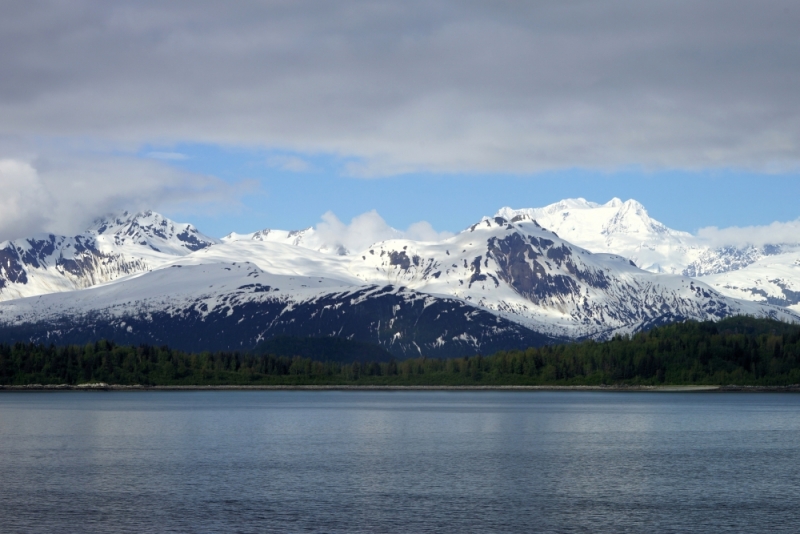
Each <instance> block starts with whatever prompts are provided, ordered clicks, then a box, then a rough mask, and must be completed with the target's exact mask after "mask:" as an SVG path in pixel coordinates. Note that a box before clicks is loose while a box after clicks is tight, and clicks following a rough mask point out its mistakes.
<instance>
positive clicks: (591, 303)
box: [0, 203, 800, 356]
mask: <svg viewBox="0 0 800 534" xmlns="http://www.w3.org/2000/svg"><path fill="white" fill-rule="evenodd" d="M628 207H629V208H631V209H628V210H626V211H625V212H624V213H623V216H620V217H617V218H612V223H613V224H612V225H610V226H608V228H611V229H614V231H613V232H609V234H613V235H623V236H624V235H625V232H626V231H632V230H631V229H642V228H643V229H644V230H643V232H642V234H643V235H644V234H645V233H647V232H651V231H652V230H653V229H654V228H655V229H657V230H658V231H660V232H661V233H662V234H664V235H672V234H670V233H669V230H668V229H667V230H663V229H660V227H659V226H658V225H657V224H656V223H654V222H653V223H652V224H650V225H648V226H644V227H642V226H641V225H638V226H637V224H638V223H637V219H636V217H639V218H640V219H641V217H640V214H641V212H640V211H639V215H637V210H638V208H637V207H636V206H632V205H631V204H630V203H629V206H628ZM126 217H131V220H128V219H127V218H125V217H122V218H119V219H113V220H110V221H104V222H99V223H98V224H96V225H94V226H93V227H92V229H90V230H89V231H87V233H86V234H85V235H84V236H78V237H76V238H74V239H78V238H80V239H81V240H89V239H91V240H92V243H93V244H94V245H93V246H94V247H95V248H94V249H93V250H95V251H100V248H101V247H106V248H107V249H109V250H114V251H117V252H116V253H118V254H120V255H123V253H124V258H126V259H128V260H129V261H132V259H136V260H137V261H141V262H143V265H142V266H138V265H137V266H136V267H135V268H133V267H132V268H131V269H130V270H129V271H128V272H127V273H122V272H119V271H117V273H116V274H117V275H118V276H123V277H121V278H118V279H116V280H114V281H112V282H110V283H106V284H104V285H102V286H100V287H96V288H90V289H86V290H83V291H77V292H69V293H60V294H55V293H54V294H49V295H41V296H39V297H37V298H25V299H17V300H12V301H9V302H4V303H0V338H3V339H26V340H29V339H33V340H46V339H47V340H51V341H59V342H63V341H69V342H83V341H82V340H88V339H92V338H94V337H97V336H101V337H109V336H111V337H113V338H114V339H120V340H122V341H125V342H159V343H168V344H171V345H173V346H177V347H179V348H190V349H192V350H194V349H196V348H198V347H200V348H202V347H201V345H203V344H209V345H208V347H209V348H210V347H211V346H213V347H217V348H247V347H248V346H252V345H253V344H254V343H256V342H258V340H260V339H264V338H267V337H270V336H272V335H278V334H292V335H340V336H344V337H351V338H353V339H357V340H361V341H370V342H376V343H380V344H381V345H383V346H384V347H386V348H387V349H389V350H390V351H392V352H394V353H395V354H397V355H402V356H408V355H410V354H427V355H456V354H468V353H474V352H477V351H487V352H488V351H490V350H498V349H499V348H511V347H513V346H524V345H525V344H528V345H532V344H538V343H544V342H547V341H548V340H552V339H556V338H558V339H564V338H569V339H576V338H583V337H593V338H598V339H602V338H606V337H609V336H611V335H613V334H615V333H627V332H634V331H637V330H641V329H646V328H649V327H651V326H653V325H657V324H660V323H663V322H669V321H674V320H680V319H686V318H692V319H701V320H705V319H712V320H716V319H721V318H723V317H727V316H730V315H735V314H749V315H754V316H769V317H776V318H780V319H784V320H791V321H794V320H800V317H798V316H797V315H796V314H793V313H792V312H790V311H788V310H787V309H786V308H783V307H781V306H775V305H771V304H769V303H767V304H759V303H754V302H748V301H744V300H737V299H734V298H730V297H726V296H724V295H722V294H721V293H720V292H718V291H716V290H715V289H713V288H711V287H710V286H708V285H707V284H705V283H703V282H700V281H697V280H694V279H692V278H690V277H688V276H685V275H680V274H678V275H668V274H656V273H652V272H649V271H645V270H642V269H639V268H638V267H637V266H636V265H635V264H634V262H632V261H631V260H629V259H627V258H625V257H623V256H621V255H617V254H602V253H601V254H596V253H593V252H590V251H589V250H587V249H585V248H582V247H579V246H576V245H575V244H573V243H570V242H569V240H567V239H564V238H562V237H559V236H558V235H556V233H554V232H552V231H550V230H548V229H546V228H543V226H542V225H541V224H539V222H537V221H536V220H533V219H532V218H531V216H530V215H528V214H527V213H518V214H516V215H514V216H513V217H511V218H510V219H507V218H503V217H494V218H484V219H483V220H482V221H480V222H479V223H476V224H475V225H473V226H471V227H469V228H467V229H466V230H464V231H463V232H461V233H459V234H458V235H456V236H454V237H452V238H449V239H445V240H442V241H439V242H417V241H412V240H404V239H392V240H388V241H381V242H378V243H375V244H373V245H372V246H370V247H368V248H366V249H365V250H362V251H360V252H355V253H344V254H343V251H337V250H335V249H334V247H331V246H325V245H326V244H325V243H324V242H321V241H320V240H319V235H318V234H315V233H314V232H313V231H310V230H309V231H306V232H304V233H296V234H294V235H292V236H290V235H289V233H288V232H285V233H281V232H269V233H266V232H260V233H255V234H249V235H245V236H240V235H231V236H228V237H227V238H226V239H224V240H221V241H218V242H217V241H214V240H212V239H210V238H206V237H205V236H202V234H199V233H197V232H196V230H194V229H193V228H192V227H190V226H188V225H175V224H174V223H171V222H170V221H168V220H166V219H163V218H161V217H160V216H157V214H152V213H147V214H137V215H135V216H126ZM639 222H640V221H639ZM662 226H663V225H662ZM184 232H185V233H184ZM270 236H272V237H270ZM303 237H307V238H308V239H300V238H303ZM674 237H676V238H683V236H680V235H677V236H674ZM292 238H293V239H292ZM312 238H313V239H317V240H318V241H317V242H315V243H313V244H312V241H311V239H312ZM65 239H66V238H65ZM622 241H623V240H620V241H619V242H622ZM25 242H28V243H29V241H25ZM320 243H321V245H320ZM14 247H15V248H14V250H15V251H16V250H17V248H16V247H17V245H14ZM113 247H116V248H113ZM73 248H74V247H73ZM193 249H194V250H193ZM345 252H347V251H345ZM44 257H46V258H50V259H52V258H56V260H55V261H53V262H52V264H54V265H56V268H55V271H56V272H57V273H60V272H61V271H59V270H58V268H57V266H58V265H59V263H58V258H63V257H64V248H63V247H60V248H58V249H56V248H55V247H54V249H53V251H51V252H49V253H48V254H46V255H45V256H44ZM89 257H90V258H96V257H100V254H99V252H92V253H90V254H89ZM23 261H24V260H23ZM145 262H146V265H144V263H145ZM159 262H160V263H159ZM62 264H63V261H62ZM25 265H29V264H28V263H26V264H25ZM36 269H39V271H47V269H52V267H51V263H47V264H44V263H43V262H40V263H39V267H34V268H31V269H29V271H26V275H27V273H28V272H31V273H33V274H36V275H37V276H41V273H40V272H39V271H37V270H36ZM4 272H5V271H4ZM131 273H132V274H131ZM33 274H32V275H31V276H33ZM62 274H63V273H62ZM125 274H127V275H128V276H124V275H125ZM83 279H84V280H88V278H86V277H84V278H83ZM23 285H25V284H23ZM212 341H213V343H212ZM203 346H205V345H203Z"/></svg>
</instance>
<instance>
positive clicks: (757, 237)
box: [697, 219, 800, 247]
mask: <svg viewBox="0 0 800 534" xmlns="http://www.w3.org/2000/svg"><path fill="white" fill-rule="evenodd" d="M697 237H698V238H700V239H701V240H702V241H704V242H705V243H707V244H708V245H709V246H711V247H724V246H738V247H743V246H748V245H753V246H756V247H761V246H764V245H780V244H789V243H791V244H797V243H798V242H800V219H798V220H796V221H789V222H774V223H772V224H768V225H764V226H744V227H739V226H731V227H728V228H717V227H716V226H708V227H706V228H701V229H700V230H698V232H697Z"/></svg>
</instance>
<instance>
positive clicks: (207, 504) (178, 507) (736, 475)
mask: <svg viewBox="0 0 800 534" xmlns="http://www.w3.org/2000/svg"><path fill="white" fill-rule="evenodd" d="M798 520H800V395H793V394H718V393H711V394H709V393H686V394H684V393H664V394H653V393H590V392H299V391H283V392H280V391H274V392H269V391H249V392H245V391H218V392H87V393H79V392H55V393H51V392H41V393H3V394H0V531H2V532H111V531H114V532H143V531H150V532H459V533H460V532H482V533H483V532H767V531H770V532H797V531H798V529H800V526H798Z"/></svg>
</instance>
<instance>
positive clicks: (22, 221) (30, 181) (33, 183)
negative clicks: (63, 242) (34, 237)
mask: <svg viewBox="0 0 800 534" xmlns="http://www.w3.org/2000/svg"><path fill="white" fill-rule="evenodd" d="M0 191H2V195H0V241H5V240H6V239H9V238H14V237H20V236H22V235H25V234H26V232H29V231H31V230H35V231H41V230H42V229H43V228H44V227H45V225H46V223H47V222H48V218H47V217H46V216H45V215H44V214H45V213H46V207H47V206H48V204H50V203H51V196H50V195H49V194H48V192H47V191H46V190H45V188H44V187H43V185H42V181H41V180H40V179H39V176H38V174H37V173H36V169H34V168H33V167H32V166H31V165H30V164H28V163H26V162H24V161H16V160H13V159H2V160H0Z"/></svg>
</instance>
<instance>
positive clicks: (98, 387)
mask: <svg viewBox="0 0 800 534" xmlns="http://www.w3.org/2000/svg"><path fill="white" fill-rule="evenodd" d="M3 391H8V392H15V391H17V392H19V391H612V392H652V393H699V392H707V393H732V392H743V393H789V392H791V393H795V392H800V384H793V385H790V386H737V385H727V386H700V385H698V386H666V385H665V386H628V385H613V386H388V385H387V386H368V385H364V386H356V385H338V386H337V385H305V386H303V385H253V386H248V385H239V386H237V385H227V386H211V385H208V386H202V385H194V386H142V385H138V384H137V385H119V384H105V383H95V384H78V385H69V384H26V385H0V392H3Z"/></svg>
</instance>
